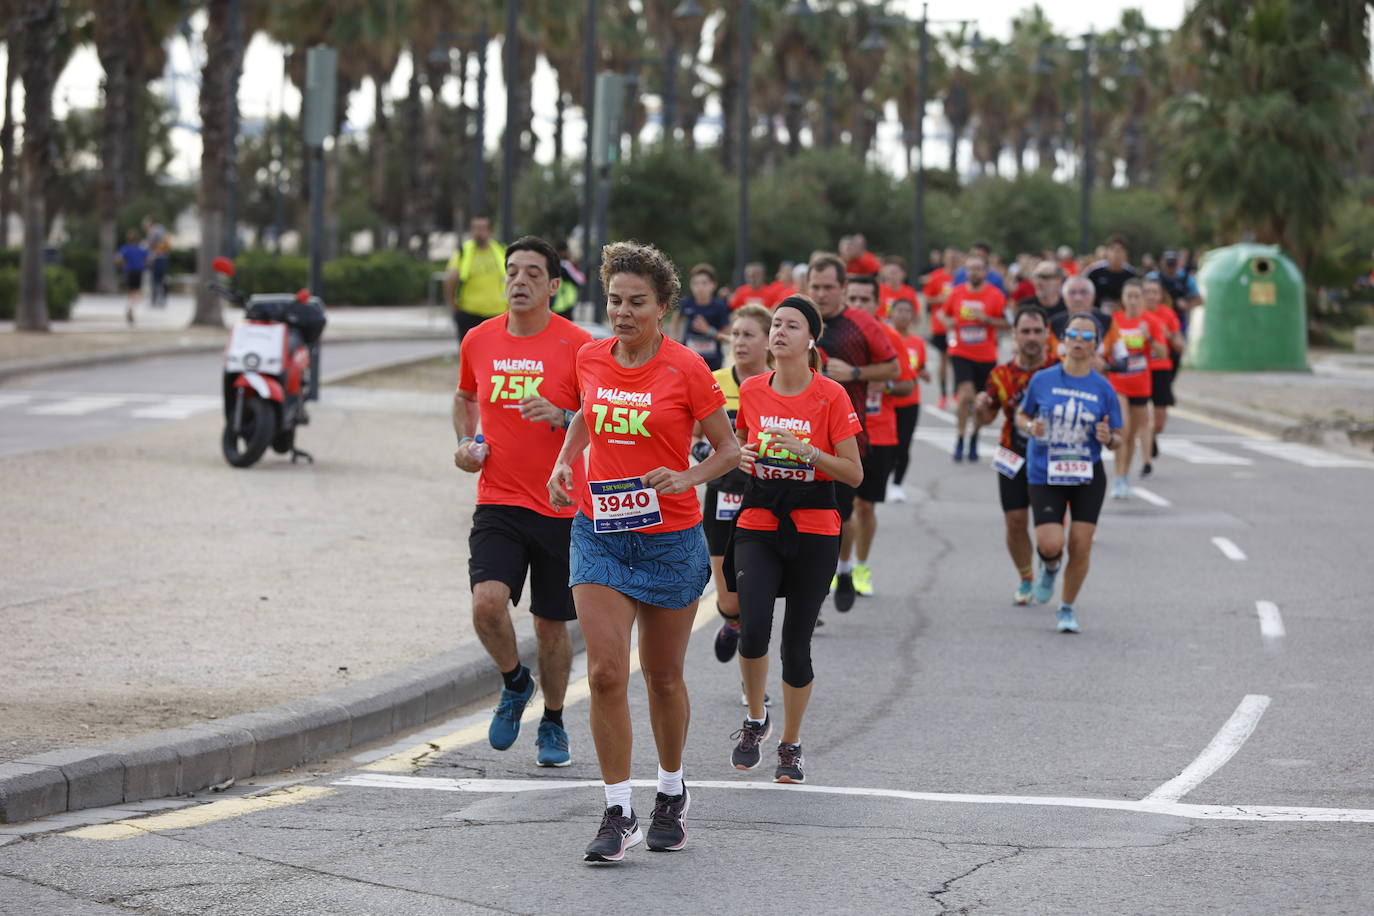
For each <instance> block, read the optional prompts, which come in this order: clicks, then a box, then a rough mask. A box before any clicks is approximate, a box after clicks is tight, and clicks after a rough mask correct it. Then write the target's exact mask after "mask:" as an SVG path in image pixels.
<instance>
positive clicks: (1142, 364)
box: [1126, 353, 1150, 375]
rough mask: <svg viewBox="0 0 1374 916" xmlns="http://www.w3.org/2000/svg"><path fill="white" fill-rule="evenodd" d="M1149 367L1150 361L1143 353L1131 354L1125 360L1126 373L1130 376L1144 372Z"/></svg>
mask: <svg viewBox="0 0 1374 916" xmlns="http://www.w3.org/2000/svg"><path fill="white" fill-rule="evenodd" d="M1149 366H1150V360H1149V358H1148V357H1146V356H1145V354H1144V353H1132V354H1131V355H1130V356H1128V357H1127V358H1126V371H1127V372H1128V373H1130V374H1131V375H1134V374H1136V373H1137V372H1144V371H1145V370H1146V369H1148V368H1149Z"/></svg>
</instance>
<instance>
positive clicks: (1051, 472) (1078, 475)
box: [1045, 446, 1093, 487]
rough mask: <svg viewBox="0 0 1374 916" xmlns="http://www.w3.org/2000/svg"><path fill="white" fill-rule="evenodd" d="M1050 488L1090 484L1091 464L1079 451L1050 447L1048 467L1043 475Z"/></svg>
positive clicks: (1091, 476) (1091, 475)
mask: <svg viewBox="0 0 1374 916" xmlns="http://www.w3.org/2000/svg"><path fill="white" fill-rule="evenodd" d="M1045 479H1046V481H1047V482H1048V483H1049V484H1050V485H1051V486H1058V487H1076V486H1080V485H1082V484H1085V483H1091V482H1092V479H1093V463H1092V461H1090V460H1089V459H1088V456H1087V455H1085V454H1083V452H1082V451H1081V450H1079V449H1074V448H1055V447H1054V446H1050V455H1049V467H1048V469H1047V471H1046V475H1045Z"/></svg>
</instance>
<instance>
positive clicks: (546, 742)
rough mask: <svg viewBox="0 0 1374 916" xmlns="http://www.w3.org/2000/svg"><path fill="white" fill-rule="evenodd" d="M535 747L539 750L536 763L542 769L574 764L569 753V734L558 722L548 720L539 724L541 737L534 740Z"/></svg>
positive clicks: (535, 759)
mask: <svg viewBox="0 0 1374 916" xmlns="http://www.w3.org/2000/svg"><path fill="white" fill-rule="evenodd" d="M534 746H535V747H537V748H539V751H538V753H537V754H536V755H535V758H534V761H535V763H537V764H539V765H540V766H541V767H565V766H567V765H568V764H570V763H572V754H570V753H568V733H567V732H566V731H564V730H563V726H561V725H559V724H558V723H557V722H549V721H547V720H546V721H544V722H540V723H539V735H538V736H537V737H536V738H535V739H534Z"/></svg>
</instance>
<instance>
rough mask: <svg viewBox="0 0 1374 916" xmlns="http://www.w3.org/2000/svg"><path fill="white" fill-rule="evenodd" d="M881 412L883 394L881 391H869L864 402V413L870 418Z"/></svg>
mask: <svg viewBox="0 0 1374 916" xmlns="http://www.w3.org/2000/svg"><path fill="white" fill-rule="evenodd" d="M882 412H883V393H882V392H881V391H870V392H869V393H868V400H866V401H864V413H865V414H867V415H868V416H870V417H872V416H875V415H876V414H880V413H882Z"/></svg>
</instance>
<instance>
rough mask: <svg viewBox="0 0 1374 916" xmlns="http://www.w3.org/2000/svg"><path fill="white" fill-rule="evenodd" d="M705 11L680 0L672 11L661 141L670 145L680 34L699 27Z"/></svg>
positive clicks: (673, 131) (689, 0) (674, 128)
mask: <svg viewBox="0 0 1374 916" xmlns="http://www.w3.org/2000/svg"><path fill="white" fill-rule="evenodd" d="M705 17H706V11H705V10H703V9H702V8H701V4H700V3H698V2H697V0H682V2H681V3H679V4H678V5H677V9H675V10H673V22H672V25H671V26H670V30H671V32H672V35H671V38H670V39H669V43H668V59H667V61H665V64H666V65H665V66H664V68H663V69H664V73H663V112H662V115H663V140H664V142H665V143H671V142H673V140H674V139H675V137H676V132H677V69H678V65H679V64H680V63H681V58H682V33H683V32H684V31H686V30H687V29H689V28H691V27H692V26H693V25H697V26H700V24H701V20H702V19H704V18H705Z"/></svg>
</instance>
